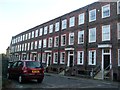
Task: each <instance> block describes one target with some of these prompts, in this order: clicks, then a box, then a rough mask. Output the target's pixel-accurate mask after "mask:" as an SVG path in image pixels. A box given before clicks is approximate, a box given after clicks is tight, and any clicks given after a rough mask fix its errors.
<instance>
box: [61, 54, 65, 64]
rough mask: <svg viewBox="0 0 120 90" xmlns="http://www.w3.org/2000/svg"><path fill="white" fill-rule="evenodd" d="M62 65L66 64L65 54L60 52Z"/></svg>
mask: <svg viewBox="0 0 120 90" xmlns="http://www.w3.org/2000/svg"><path fill="white" fill-rule="evenodd" d="M63 54H64V57H63ZM63 61H64V62H63ZM60 64H65V52H60Z"/></svg>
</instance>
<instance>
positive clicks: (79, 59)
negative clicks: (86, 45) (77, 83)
mask: <svg viewBox="0 0 120 90" xmlns="http://www.w3.org/2000/svg"><path fill="white" fill-rule="evenodd" d="M83 60H84V51H78V52H77V64H80V65H83Z"/></svg>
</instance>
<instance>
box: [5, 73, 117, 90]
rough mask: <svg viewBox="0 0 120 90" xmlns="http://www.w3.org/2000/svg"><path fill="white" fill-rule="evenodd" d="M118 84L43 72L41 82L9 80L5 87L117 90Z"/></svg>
mask: <svg viewBox="0 0 120 90" xmlns="http://www.w3.org/2000/svg"><path fill="white" fill-rule="evenodd" d="M118 86H119V83H118V82H111V81H102V80H92V79H85V78H78V77H68V76H60V75H57V74H45V78H44V80H43V82H42V83H37V81H35V80H34V81H29V82H25V83H23V84H19V83H18V82H17V81H16V80H11V84H9V85H7V88H33V89H34V88H115V89H116V90H117V88H118ZM115 89H114V90H115Z"/></svg>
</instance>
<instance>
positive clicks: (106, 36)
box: [102, 25, 110, 41]
mask: <svg viewBox="0 0 120 90" xmlns="http://www.w3.org/2000/svg"><path fill="white" fill-rule="evenodd" d="M107 40H110V25H105V26H102V41H107Z"/></svg>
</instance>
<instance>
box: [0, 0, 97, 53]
mask: <svg viewBox="0 0 120 90" xmlns="http://www.w3.org/2000/svg"><path fill="white" fill-rule="evenodd" d="M96 1H97V0H0V53H6V49H7V47H8V46H9V45H10V42H11V38H12V36H15V35H17V34H19V33H21V32H23V31H26V30H29V29H30V28H33V27H35V26H37V25H40V24H42V23H44V22H47V21H49V20H52V19H54V18H57V17H59V16H62V15H64V14H66V13H69V12H71V11H74V10H76V9H79V8H81V7H84V6H86V5H88V4H91V3H93V2H96Z"/></svg>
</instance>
